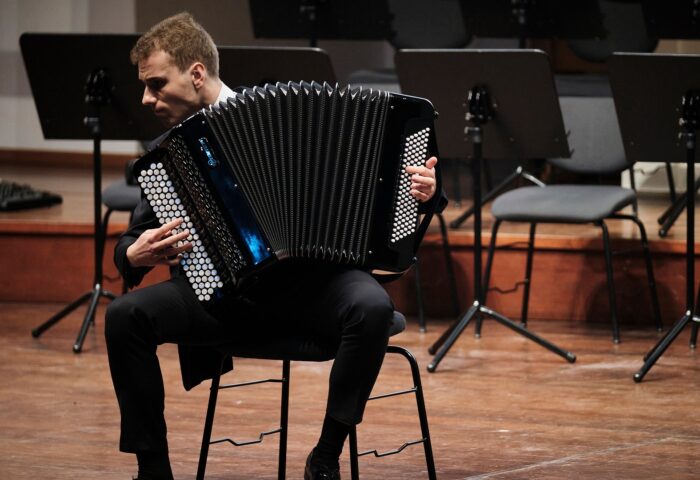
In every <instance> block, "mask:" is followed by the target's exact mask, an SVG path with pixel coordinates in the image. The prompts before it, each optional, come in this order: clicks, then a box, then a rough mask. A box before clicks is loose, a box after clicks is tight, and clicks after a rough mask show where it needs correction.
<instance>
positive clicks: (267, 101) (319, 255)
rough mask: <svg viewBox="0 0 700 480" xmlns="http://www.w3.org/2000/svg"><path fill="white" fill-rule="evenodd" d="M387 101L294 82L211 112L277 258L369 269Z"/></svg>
mask: <svg viewBox="0 0 700 480" xmlns="http://www.w3.org/2000/svg"><path fill="white" fill-rule="evenodd" d="M388 105H389V94H388V93H386V92H382V91H377V90H370V89H363V88H361V87H354V88H353V87H349V86H348V87H344V88H332V87H330V86H329V85H328V84H324V85H320V84H316V83H311V84H308V83H301V84H296V83H292V82H290V83H288V84H280V83H278V84H276V85H266V86H265V87H255V88H252V89H248V90H246V91H245V92H244V93H243V94H238V95H236V96H234V97H232V98H229V99H228V101H227V102H226V103H221V104H219V105H218V106H216V107H213V108H211V109H210V110H209V111H207V114H206V118H207V120H208V124H209V126H210V128H211V130H212V132H213V133H214V135H215V137H216V140H217V142H218V144H219V145H220V146H221V148H222V151H223V153H224V156H225V157H226V161H227V163H228V164H229V166H230V168H231V169H232V171H233V172H234V174H235V176H236V178H237V179H238V181H239V183H240V184H241V185H240V186H241V188H242V189H243V191H244V193H245V195H246V198H247V199H248V202H249V204H250V207H251V209H252V210H253V211H254V213H255V215H256V218H257V219H258V222H259V224H260V226H261V229H262V230H263V232H264V234H265V236H266V237H267V239H268V241H269V242H270V245H271V248H272V249H273V250H274V251H275V253H276V254H277V256H278V257H286V256H291V257H305V258H316V259H322V260H325V261H330V262H337V263H344V264H357V265H361V264H363V263H365V261H366V259H367V255H368V253H370V252H368V236H369V231H368V229H369V226H370V224H371V221H372V214H373V205H374V202H375V196H376V195H375V191H376V189H375V188H374V186H375V185H376V184H377V182H381V181H383V179H381V178H379V165H380V161H381V158H380V157H381V152H382V143H383V137H384V135H383V128H384V123H385V120H386V114H387V109H388ZM387 181H391V180H390V179H387Z"/></svg>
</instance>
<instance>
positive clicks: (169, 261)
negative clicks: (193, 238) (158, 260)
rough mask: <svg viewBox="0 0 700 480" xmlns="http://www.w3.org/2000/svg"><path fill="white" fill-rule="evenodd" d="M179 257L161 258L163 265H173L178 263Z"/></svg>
mask: <svg viewBox="0 0 700 480" xmlns="http://www.w3.org/2000/svg"><path fill="white" fill-rule="evenodd" d="M180 258H181V257H179V256H178V257H175V258H164V259H163V262H162V263H163V265H169V266H171V267H174V266H176V265H178V264H179V263H180Z"/></svg>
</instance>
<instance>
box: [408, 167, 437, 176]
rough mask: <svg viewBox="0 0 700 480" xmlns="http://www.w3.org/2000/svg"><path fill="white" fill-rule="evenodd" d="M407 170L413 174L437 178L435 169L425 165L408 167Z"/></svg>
mask: <svg viewBox="0 0 700 480" xmlns="http://www.w3.org/2000/svg"><path fill="white" fill-rule="evenodd" d="M406 172H408V173H409V174H412V175H416V174H417V175H420V176H422V177H430V178H435V170H433V169H431V168H426V167H424V166H418V167H406Z"/></svg>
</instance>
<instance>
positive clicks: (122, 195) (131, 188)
mask: <svg viewBox="0 0 700 480" xmlns="http://www.w3.org/2000/svg"><path fill="white" fill-rule="evenodd" d="M140 199H141V189H140V188H139V187H138V185H129V184H128V183H126V180H125V179H121V180H117V181H115V182H114V183H111V184H110V185H108V186H107V187H106V188H105V189H104V190H102V203H104V204H105V206H106V207H107V208H109V209H110V210H117V211H120V212H130V211H132V210H133V209H134V208H136V205H138V203H139V200H140Z"/></svg>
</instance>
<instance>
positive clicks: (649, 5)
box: [642, 0, 700, 40]
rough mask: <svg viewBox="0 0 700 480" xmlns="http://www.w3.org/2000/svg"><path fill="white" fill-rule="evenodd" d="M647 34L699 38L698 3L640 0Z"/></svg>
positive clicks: (688, 38)
mask: <svg viewBox="0 0 700 480" xmlns="http://www.w3.org/2000/svg"><path fill="white" fill-rule="evenodd" d="M642 10H643V11H644V19H645V21H646V24H647V30H648V31H649V34H650V35H652V36H654V37H656V38H675V39H686V40H695V39H698V38H700V4H699V3H698V2H697V1H696V0H675V1H674V2H660V1H658V0H642Z"/></svg>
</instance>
